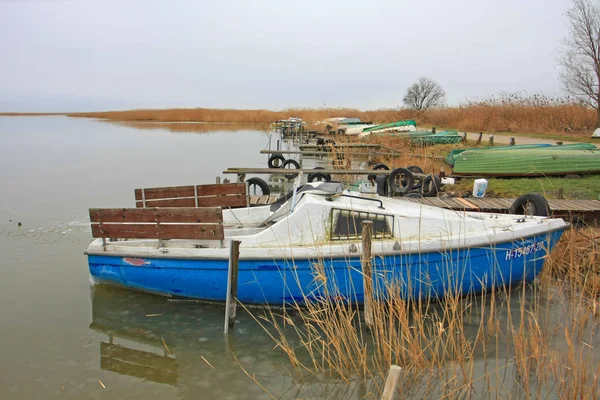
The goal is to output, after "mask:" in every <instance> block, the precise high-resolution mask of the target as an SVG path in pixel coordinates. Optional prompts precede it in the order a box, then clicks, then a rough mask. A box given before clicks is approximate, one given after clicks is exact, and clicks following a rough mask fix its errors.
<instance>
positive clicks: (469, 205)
mask: <svg viewBox="0 0 600 400" xmlns="http://www.w3.org/2000/svg"><path fill="white" fill-rule="evenodd" d="M456 200H458V201H460V202H461V203H462V204H463V205H464V206H465V208H466V209H467V210H479V207H477V206H476V205H475V204H473V203H470V202H469V201H467V200H465V199H463V198H462V197H457V198H456Z"/></svg>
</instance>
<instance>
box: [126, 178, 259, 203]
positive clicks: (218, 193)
mask: <svg viewBox="0 0 600 400" xmlns="http://www.w3.org/2000/svg"><path fill="white" fill-rule="evenodd" d="M248 205H249V197H248V194H247V189H246V184H245V183H243V182H242V183H222V184H211V185H189V186H171V187H158V188H147V189H135V206H136V207H138V208H146V207H223V208H237V207H247V206H248Z"/></svg>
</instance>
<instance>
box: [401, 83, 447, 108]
mask: <svg viewBox="0 0 600 400" xmlns="http://www.w3.org/2000/svg"><path fill="white" fill-rule="evenodd" d="M445 97H446V92H444V89H442V87H441V86H440V85H439V83H437V82H436V81H434V80H433V79H429V78H424V77H423V78H419V80H418V81H417V82H415V83H413V84H412V86H411V87H409V88H408V90H407V91H406V94H405V95H404V99H403V101H404V104H405V105H406V106H407V107H409V108H412V109H415V110H419V111H420V110H427V109H428V108H431V107H436V106H440V105H442V104H444V100H445Z"/></svg>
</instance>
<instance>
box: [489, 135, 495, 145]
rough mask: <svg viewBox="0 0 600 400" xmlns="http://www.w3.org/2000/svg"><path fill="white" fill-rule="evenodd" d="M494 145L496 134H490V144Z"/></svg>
mask: <svg viewBox="0 0 600 400" xmlns="http://www.w3.org/2000/svg"><path fill="white" fill-rule="evenodd" d="M493 145H494V135H490V146H493Z"/></svg>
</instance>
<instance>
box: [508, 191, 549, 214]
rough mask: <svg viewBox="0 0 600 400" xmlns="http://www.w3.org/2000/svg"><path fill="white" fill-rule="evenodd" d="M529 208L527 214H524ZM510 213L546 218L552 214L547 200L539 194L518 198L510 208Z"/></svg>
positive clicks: (528, 194) (529, 194)
mask: <svg viewBox="0 0 600 400" xmlns="http://www.w3.org/2000/svg"><path fill="white" fill-rule="evenodd" d="M527 208H529V211H530V212H529V213H528V214H525V211H526V209H527ZM510 213H511V214H515V215H534V216H536V217H548V216H550V214H551V213H552V210H551V209H550V205H549V204H548V200H546V198H545V197H544V196H542V195H541V194H539V193H527V194H524V195H523V196H521V197H518V198H517V199H516V200H515V201H514V202H513V203H512V205H511V206H510Z"/></svg>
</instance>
